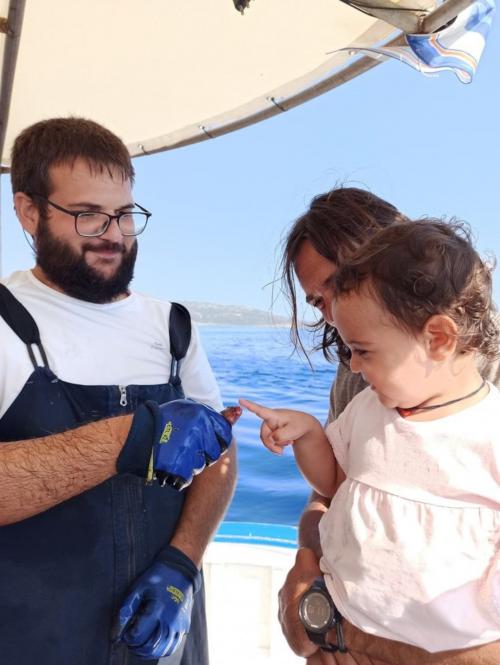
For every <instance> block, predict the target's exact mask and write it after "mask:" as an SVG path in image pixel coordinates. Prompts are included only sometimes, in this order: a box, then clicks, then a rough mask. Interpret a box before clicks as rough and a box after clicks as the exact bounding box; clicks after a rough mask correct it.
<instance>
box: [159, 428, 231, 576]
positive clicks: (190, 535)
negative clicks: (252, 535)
mask: <svg viewBox="0 0 500 665" xmlns="http://www.w3.org/2000/svg"><path fill="white" fill-rule="evenodd" d="M236 473H237V460H236V443H235V441H233V443H232V445H231V447H230V449H229V451H228V452H227V453H226V455H223V456H222V457H221V458H220V459H219V461H218V462H217V463H216V464H214V465H213V466H211V467H209V468H208V469H205V471H203V473H201V474H200V475H198V476H196V477H195V478H194V480H193V482H192V483H191V485H190V487H189V488H188V490H187V496H186V501H185V503H184V507H183V510H182V515H181V518H180V521H179V524H178V526H177V529H176V531H175V534H174V537H173V538H172V540H171V543H170V544H171V545H173V546H174V547H177V548H178V549H180V550H181V551H182V552H184V554H186V556H188V557H189V558H190V559H191V561H193V562H194V563H195V564H196V565H197V566H198V567H200V566H201V562H202V559H203V554H204V552H205V549H206V548H207V545H208V544H209V542H210V541H211V539H212V538H213V536H214V533H215V531H216V530H217V527H218V525H219V523H220V521H221V520H222V518H223V517H224V514H225V512H226V510H227V507H228V506H229V503H230V501H231V498H232V496H233V493H234V488H235V485H236Z"/></svg>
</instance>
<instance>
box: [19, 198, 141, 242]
mask: <svg viewBox="0 0 500 665" xmlns="http://www.w3.org/2000/svg"><path fill="white" fill-rule="evenodd" d="M30 196H31V197H33V196H36V197H37V198H39V199H42V201H45V202H46V203H48V204H49V205H51V206H52V207H53V208H55V209H56V210H60V211H61V212H65V213H66V214H67V215H71V217H73V219H74V220H75V230H76V232H77V233H78V235H80V236H83V237H84V238H95V237H96V236H102V235H103V234H104V233H106V231H107V230H108V227H109V225H110V224H111V222H112V221H113V220H114V219H116V221H117V223H118V227H119V229H120V231H121V233H122V235H124V236H138V235H139V234H140V233H142V232H143V231H144V229H145V228H146V225H147V223H148V220H149V218H150V217H151V213H150V212H149V210H146V208H143V207H142V206H140V205H139V204H138V203H134V205H135V207H136V208H139V211H136V210H130V211H128V210H127V211H125V212H120V213H118V215H109V214H108V213H107V212H94V211H93V210H81V211H77V210H68V209H67V208H63V207H62V206H60V205H59V204H57V203H54V201H50V200H49V199H48V198H47V197H45V196H42V195H41V194H30Z"/></svg>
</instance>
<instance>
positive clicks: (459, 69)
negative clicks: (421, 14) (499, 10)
mask: <svg viewBox="0 0 500 665" xmlns="http://www.w3.org/2000/svg"><path fill="white" fill-rule="evenodd" d="M494 13H495V0H477V1H476V2H474V3H473V4H472V5H470V6H469V7H467V9H464V10H463V11H462V12H460V14H458V16H457V17H456V19H455V20H454V21H453V22H452V23H450V24H448V25H447V26H446V27H444V28H443V29H442V30H438V31H437V32H434V33H432V34H430V35H409V34H408V35H405V39H406V44H407V45H403V46H386V47H380V48H358V47H350V48H347V49H341V50H343V51H344V50H348V51H349V52H350V53H351V54H353V55H358V54H365V55H369V56H371V57H373V58H376V59H386V58H395V59H397V60H400V61H401V62H404V63H406V64H407V65H410V67H413V69H416V70H418V71H419V72H422V74H427V75H433V74H435V73H436V72H440V71H443V70H451V71H453V72H454V73H455V74H456V76H457V77H458V79H459V80H460V81H461V82H462V83H470V82H471V81H472V77H473V76H474V74H475V72H476V69H477V65H478V63H479V59H480V58H481V55H482V53H483V50H484V46H485V44H486V38H487V36H488V33H489V31H490V28H491V24H492V21H493V15H494Z"/></svg>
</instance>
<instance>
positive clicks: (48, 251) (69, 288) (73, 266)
mask: <svg viewBox="0 0 500 665" xmlns="http://www.w3.org/2000/svg"><path fill="white" fill-rule="evenodd" d="M94 242H95V241H94ZM35 246H36V261H37V265H38V266H40V268H41V269H42V270H43V272H44V273H45V275H46V276H47V277H48V278H49V280H50V281H51V282H53V283H54V284H55V285H56V286H58V287H59V288H60V289H61V291H63V292H64V293H66V295H68V296H71V297H72V298H78V299H79V300H85V301H86V302H93V303H97V304H103V303H109V302H112V301H113V300H115V299H116V298H117V296H120V295H126V294H127V293H128V286H129V284H130V282H131V281H132V278H133V276H134V265H135V259H136V257H137V240H135V241H134V244H133V245H132V247H131V248H130V250H129V251H128V252H127V251H126V250H125V248H124V247H123V246H121V245H120V244H119V243H115V242H110V241H108V240H100V243H99V245H98V247H99V248H100V249H114V250H119V251H121V252H122V261H121V263H120V265H119V266H118V269H117V271H116V272H115V274H114V275H112V276H111V277H103V276H102V275H101V274H100V273H99V272H98V271H97V270H95V268H92V267H90V266H89V265H88V264H87V262H86V261H85V251H86V250H89V249H95V248H96V245H95V244H94V243H90V242H89V243H85V244H83V245H82V247H81V254H78V253H77V252H75V251H74V250H73V249H72V247H70V246H69V245H68V244H66V243H64V242H61V241H60V240H58V239H57V238H55V237H54V235H53V234H52V233H51V232H50V231H49V229H48V226H47V222H46V221H45V220H43V219H41V220H40V224H39V226H38V233H37V235H36V245H35Z"/></svg>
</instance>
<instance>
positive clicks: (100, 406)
mask: <svg viewBox="0 0 500 665" xmlns="http://www.w3.org/2000/svg"><path fill="white" fill-rule="evenodd" d="M0 314H1V315H2V316H3V318H4V319H5V320H6V321H7V323H8V324H9V325H10V326H11V328H13V329H14V332H16V334H17V335H18V336H19V337H20V338H21V339H22V340H23V341H24V342H25V343H26V344H27V353H29V355H30V358H31V361H32V363H33V373H32V374H31V376H30V377H29V379H28V381H27V382H26V384H25V385H24V387H23V389H22V391H21V392H20V394H19V395H18V397H17V398H16V399H15V401H14V402H13V404H12V405H11V406H10V408H9V409H8V410H7V412H6V413H5V415H4V416H3V418H1V419H0V441H5V442H7V441H16V440H21V439H29V438H34V437H39V436H45V435H46V434H48V433H55V432H61V431H63V430H67V429H70V428H74V427H76V426H78V425H79V424H81V423H85V422H89V421H95V420H99V419H101V418H107V417H109V416H116V415H120V414H126V413H131V412H133V411H135V409H136V408H137V406H138V405H139V404H140V403H141V402H143V401H145V400H155V401H157V402H158V403H162V402H167V401H169V400H172V399H176V398H179V397H182V396H183V390H182V386H181V382H180V378H179V373H178V368H179V361H180V359H181V358H182V357H183V356H184V355H185V352H186V349H187V345H188V344H189V339H190V330H191V328H190V320H189V314H188V313H187V311H186V310H184V308H182V307H181V306H180V305H178V306H174V305H173V306H172V313H171V316H170V339H171V347H172V357H173V360H172V371H171V375H170V378H169V381H168V383H165V384H160V385H147V386H143V385H130V386H127V387H126V389H123V388H120V387H119V386H82V385H77V384H71V383H66V382H64V381H60V380H59V379H58V378H57V377H56V376H55V374H54V373H53V372H52V371H51V370H50V368H49V367H48V364H47V362H46V356H45V352H44V351H43V347H42V345H41V342H40V336H39V333H38V329H37V326H36V324H35V322H34V321H33V319H32V317H31V316H30V315H29V313H28V312H27V310H26V309H25V308H24V307H23V306H22V305H20V303H18V301H16V300H15V299H14V298H13V296H12V294H10V292H8V291H7V289H5V287H2V288H1V289H0ZM34 345H36V346H38V348H39V350H40V354H41V357H42V358H43V360H44V363H45V365H44V366H38V365H37V362H36V360H35V356H34V354H33V346H34ZM175 355H176V356H177V358H175ZM48 473H50V470H48ZM0 482H1V478H0ZM183 502H184V493H183V492H177V491H175V490H173V489H170V488H168V487H159V486H157V485H150V486H148V485H146V484H145V482H144V481H143V480H142V479H140V478H136V477H134V476H131V475H120V476H118V475H117V476H115V477H113V478H111V479H110V480H108V481H106V482H104V483H102V484H101V485H98V486H97V487H95V488H93V489H90V490H88V491H86V492H84V493H83V494H80V495H78V496H76V497H74V498H72V499H70V500H68V501H65V502H64V503H62V504H59V505H58V506H55V507H53V508H51V509H50V510H47V511H45V512H43V513H40V514H39V515H35V516H34V517H30V518H29V519H26V520H22V521H21V522H17V523H15V524H11V525H8V526H4V527H1V528H0V664H1V665H122V664H123V665H125V664H127V665H132V664H133V665H139V664H140V663H145V662H146V661H144V660H142V659H140V658H137V657H134V656H133V655H131V654H130V652H129V651H128V649H127V648H126V647H125V646H124V645H123V644H121V643H119V644H115V645H113V644H112V642H111V640H110V634H111V630H112V627H113V622H114V620H115V618H116V614H117V611H118V608H119V606H120V603H121V601H122V600H123V598H124V596H125V594H126V592H127V590H128V589H129V587H130V585H131V583H132V582H133V581H134V580H135V579H136V578H137V577H138V575H140V574H141V573H142V572H143V571H144V570H145V569H146V568H147V567H148V566H149V565H150V564H151V562H152V561H153V559H154V557H155V555H156V553H157V552H158V551H159V550H160V549H162V548H163V547H164V546H165V545H167V544H168V543H169V541H170V538H171V536H172V534H173V531H174V529H175V527H176V524H177V521H178V518H179V515H180V513H181V510H182V505H183ZM206 642H207V639H206V625H205V616H204V597H203V589H202V590H201V591H200V592H199V593H198V594H197V595H196V600H195V606H194V609H193V618H192V624H191V631H190V633H189V635H188V638H187V640H186V645H185V649H184V653H183V654H182V659H181V654H179V653H177V654H174V656H172V657H171V658H169V659H165V661H162V662H165V663H172V664H173V663H175V664H176V665H177V663H182V664H183V665H204V664H205V663H208V656H207V648H206ZM147 662H150V663H151V662H157V661H147Z"/></svg>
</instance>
